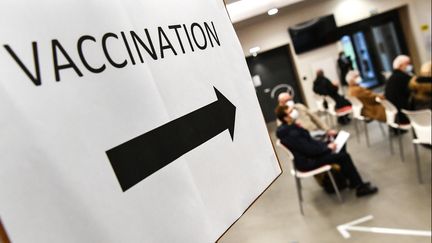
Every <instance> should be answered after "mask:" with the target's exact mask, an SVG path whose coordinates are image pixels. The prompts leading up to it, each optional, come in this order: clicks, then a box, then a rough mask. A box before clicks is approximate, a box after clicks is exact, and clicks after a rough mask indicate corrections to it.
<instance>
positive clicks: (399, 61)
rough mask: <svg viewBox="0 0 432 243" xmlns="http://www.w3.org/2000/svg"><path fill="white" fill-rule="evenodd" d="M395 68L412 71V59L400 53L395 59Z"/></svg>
mask: <svg viewBox="0 0 432 243" xmlns="http://www.w3.org/2000/svg"><path fill="white" fill-rule="evenodd" d="M393 69H394V70H399V71H403V72H407V73H409V72H412V65H411V59H410V58H409V56H406V55H399V56H397V57H396V58H395V59H394V60H393Z"/></svg>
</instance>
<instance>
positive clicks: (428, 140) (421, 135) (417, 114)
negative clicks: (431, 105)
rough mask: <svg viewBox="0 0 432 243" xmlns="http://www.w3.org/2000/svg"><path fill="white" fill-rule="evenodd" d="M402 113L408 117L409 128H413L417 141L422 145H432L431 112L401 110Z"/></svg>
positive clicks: (427, 110) (426, 110)
mask: <svg viewBox="0 0 432 243" xmlns="http://www.w3.org/2000/svg"><path fill="white" fill-rule="evenodd" d="M402 112H403V113H405V114H406V115H407V116H408V118H409V120H410V122H411V126H412V127H413V128H414V131H415V133H416V136H417V139H418V141H419V142H420V143H424V144H432V131H431V122H432V118H431V116H432V112H431V110H429V109H425V110H418V111H408V110H402Z"/></svg>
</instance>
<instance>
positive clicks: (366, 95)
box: [346, 70, 386, 122]
mask: <svg viewBox="0 0 432 243" xmlns="http://www.w3.org/2000/svg"><path fill="white" fill-rule="evenodd" d="M346 81H347V82H348V85H349V87H348V95H349V96H352V97H356V98H357V99H359V100H360V101H361V103H362V104H363V109H362V115H363V116H365V117H367V118H371V119H374V120H378V121H380V122H386V114H385V109H384V107H383V106H382V105H381V104H380V103H378V102H377V101H376V98H377V97H379V98H381V99H383V98H384V97H383V95H379V94H376V93H374V92H372V91H371V90H369V89H366V88H363V87H361V86H360V85H359V84H360V83H361V81H362V78H361V77H360V74H359V72H358V71H357V70H353V71H349V72H348V74H347V75H346Z"/></svg>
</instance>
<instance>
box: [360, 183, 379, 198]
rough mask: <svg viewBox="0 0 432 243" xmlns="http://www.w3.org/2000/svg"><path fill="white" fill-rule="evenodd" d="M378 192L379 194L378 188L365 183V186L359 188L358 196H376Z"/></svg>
mask: <svg viewBox="0 0 432 243" xmlns="http://www.w3.org/2000/svg"><path fill="white" fill-rule="evenodd" d="M377 192H378V188H377V187H374V186H371V185H370V184H368V183H365V184H363V185H361V186H359V187H358V188H357V191H356V196H357V197H363V196H367V195H371V194H375V193H377Z"/></svg>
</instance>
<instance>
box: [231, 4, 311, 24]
mask: <svg viewBox="0 0 432 243" xmlns="http://www.w3.org/2000/svg"><path fill="white" fill-rule="evenodd" d="M302 1H304V0H225V3H226V6H227V10H228V13H229V15H230V17H231V21H232V22H233V23H238V22H241V21H244V20H247V19H250V18H253V17H256V16H258V15H262V14H266V13H267V11H268V10H269V9H272V8H283V7H286V6H289V5H292V4H295V3H298V2H302Z"/></svg>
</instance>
